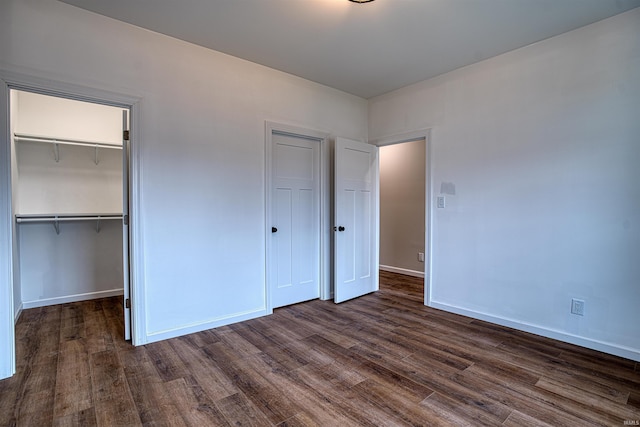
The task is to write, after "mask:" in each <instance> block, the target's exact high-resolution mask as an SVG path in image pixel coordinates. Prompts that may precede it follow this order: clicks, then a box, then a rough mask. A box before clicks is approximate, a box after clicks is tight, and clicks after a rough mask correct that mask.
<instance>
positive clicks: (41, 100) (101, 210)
mask: <svg viewBox="0 0 640 427" xmlns="http://www.w3.org/2000/svg"><path fill="white" fill-rule="evenodd" d="M10 101H11V102H10V118H11V120H10V126H11V129H10V132H11V136H12V141H11V148H12V150H11V152H12V158H11V172H12V206H13V214H14V218H15V221H14V242H13V243H14V249H13V253H14V266H13V272H14V309H15V313H14V314H15V317H16V320H17V319H18V317H19V315H20V312H21V311H22V310H23V309H29V308H35V307H42V306H47V305H53V304H62V303H67V302H74V301H82V300H88V299H96V298H103V297H109V296H114V295H123V294H124V287H125V286H128V281H127V275H128V250H127V248H128V238H127V230H126V229H127V227H126V221H125V220H123V218H124V215H126V212H127V209H126V200H127V191H126V188H127V186H126V182H127V174H126V172H127V166H126V165H127V144H126V142H125V144H124V146H123V138H126V133H125V132H123V130H124V129H126V127H127V118H128V110H127V109H123V108H120V107H115V106H110V105H102V104H98V103H93V102H85V101H78V100H72V99H67V98H63V97H57V96H49V95H43V94H39V93H32V92H27V91H19V90H12V91H11V98H10Z"/></svg>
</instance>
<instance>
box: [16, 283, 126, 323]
mask: <svg viewBox="0 0 640 427" xmlns="http://www.w3.org/2000/svg"><path fill="white" fill-rule="evenodd" d="M123 293H124V292H123V291H122V289H109V290H106V291H96V292H86V293H83V294H74V295H65V296H62V297H55V298H44V299H38V300H34V301H24V302H23V303H22V308H23V309H25V310H28V309H30V308H37V307H47V306H49V305H57V304H66V303H69V302H78V301H87V300H92V299H98V298H108V297H115V296H119V295H122V294H123ZM16 320H17V319H16Z"/></svg>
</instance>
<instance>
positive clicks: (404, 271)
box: [380, 265, 424, 277]
mask: <svg viewBox="0 0 640 427" xmlns="http://www.w3.org/2000/svg"><path fill="white" fill-rule="evenodd" d="M380 270H382V271H389V272H391V273H398V274H405V275H407V276H413V277H424V271H416V270H409V269H406V268H400V267H392V266H390V265H381V266H380Z"/></svg>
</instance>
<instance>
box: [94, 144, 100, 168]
mask: <svg viewBox="0 0 640 427" xmlns="http://www.w3.org/2000/svg"><path fill="white" fill-rule="evenodd" d="M94 148H95V156H94V158H93V161H94V163H95V164H96V165H97V164H98V162H99V160H98V146H97V145H96V146H95V147H94Z"/></svg>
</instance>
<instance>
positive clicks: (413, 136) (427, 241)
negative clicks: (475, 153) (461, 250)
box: [369, 128, 433, 307]
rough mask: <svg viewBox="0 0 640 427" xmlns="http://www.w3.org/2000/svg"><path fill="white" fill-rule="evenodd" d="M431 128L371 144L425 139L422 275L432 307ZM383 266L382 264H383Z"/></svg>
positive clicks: (425, 298)
mask: <svg viewBox="0 0 640 427" xmlns="http://www.w3.org/2000/svg"><path fill="white" fill-rule="evenodd" d="M431 132H432V129H431V128H425V129H418V130H414V131H410V132H404V133H398V134H394V135H389V136H383V137H380V138H376V139H372V140H371V141H369V143H370V144H373V145H376V146H378V147H384V146H386V145H394V144H400V143H403V142H410V141H416V140H420V139H424V143H425V157H426V159H425V169H426V170H425V197H424V200H425V209H424V216H425V218H424V223H425V224H424V234H425V236H424V246H425V252H426V254H425V255H426V256H425V259H424V273H422V274H423V275H422V276H421V277H424V305H426V306H429V307H431V306H432V305H431V304H432V301H431V286H432V283H433V212H432V208H433V201H432V200H431V199H432V197H433V159H432V156H431V153H432V148H431V146H432V143H431V139H432V138H431ZM381 268H382V266H381Z"/></svg>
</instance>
